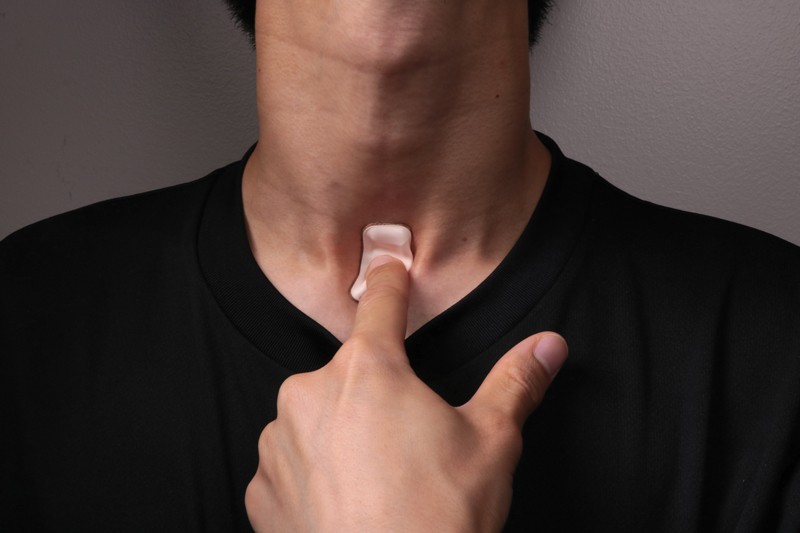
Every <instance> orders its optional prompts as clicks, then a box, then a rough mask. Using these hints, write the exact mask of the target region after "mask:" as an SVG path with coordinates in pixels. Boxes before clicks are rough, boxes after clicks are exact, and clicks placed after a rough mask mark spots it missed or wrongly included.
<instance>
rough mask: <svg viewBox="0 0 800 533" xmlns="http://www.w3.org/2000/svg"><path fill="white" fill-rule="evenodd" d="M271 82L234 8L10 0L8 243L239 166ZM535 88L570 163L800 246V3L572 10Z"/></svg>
mask: <svg viewBox="0 0 800 533" xmlns="http://www.w3.org/2000/svg"><path fill="white" fill-rule="evenodd" d="M253 71H254V55H253V53H252V51H251V50H250V48H249V45H248V43H247V40H246V38H245V37H244V36H242V35H241V34H240V33H239V32H238V30H237V29H236V28H235V27H234V26H233V24H232V23H231V22H230V20H229V18H228V17H227V14H226V12H225V9H224V6H223V5H222V1H221V0H184V1H182V2H174V1H172V2H171V1H165V0H137V1H136V2H130V1H127V0H125V1H123V0H81V1H80V2H62V1H60V0H39V1H36V2H23V1H22V0H0V132H2V142H0V161H2V165H3V166H2V173H0V238H2V237H3V236H5V235H7V234H8V233H10V232H11V231H13V230H15V229H17V228H19V227H21V226H23V225H26V224H28V223H31V222H33V221H36V220H39V219H41V218H44V217H46V216H49V215H53V214H56V213H60V212H63V211H66V210H69V209H73V208H76V207H80V206H82V205H86V204H88V203H91V202H95V201H98V200H102V199H105V198H110V197H113V196H120V195H124V194H130V193H135V192H140V191H144V190H148V189H153V188H157V187H162V186H166V185H170V184H173V183H179V182H183V181H188V180H191V179H195V178H198V177H201V176H203V175H205V174H206V173H208V172H209V171H210V170H213V169H214V168H216V167H218V166H221V165H223V164H225V163H227V162H229V161H231V160H234V159H237V158H239V157H240V156H241V155H242V153H243V152H244V151H245V150H246V149H247V148H248V147H249V145H250V144H251V143H252V142H254V141H255V139H256V117H255V89H254V81H253ZM533 81H534V85H533V94H532V103H533V112H532V117H533V121H534V126H535V127H536V129H538V130H540V131H543V132H545V133H547V134H549V135H551V136H553V137H554V138H555V139H556V140H557V141H558V142H559V144H560V145H561V147H562V148H563V150H564V151H565V152H566V153H567V155H569V156H571V157H573V158H576V159H579V160H581V161H583V162H585V163H587V164H589V165H591V166H593V167H594V168H595V169H596V170H598V171H599V172H600V173H601V174H603V175H604V176H605V177H606V178H607V179H609V180H610V181H612V182H613V183H615V184H617V185H619V186H620V187H622V188H623V189H625V190H627V191H629V192H631V193H633V194H635V195H637V196H639V197H642V198H645V199H648V200H651V201H655V202H658V203H662V204H666V205H670V206H674V207H679V208H682V209H686V210H690V211H696V212H701V213H707V214H711V215H714V216H719V217H722V218H727V219H730V220H734V221H737V222H741V223H744V224H747V225H750V226H754V227H757V228H760V229H763V230H765V231H768V232H770V233H773V234H775V235H778V236H780V237H783V238H785V239H787V240H790V241H793V242H795V243H798V244H800V209H799V207H800V176H799V174H800V172H798V169H800V2H798V1H797V0H764V1H755V0H704V1H702V2H698V1H697V0H672V1H671V2H666V3H662V2H640V1H635V0H605V1H603V2H601V1H599V0H586V1H582V2H581V1H578V0H560V2H559V3H558V6H557V7H556V9H555V10H554V12H553V13H552V16H551V19H550V23H549V24H548V25H547V26H546V28H545V30H544V34H543V39H542V43H541V45H540V46H539V47H538V48H537V49H536V51H535V53H534V75H533Z"/></svg>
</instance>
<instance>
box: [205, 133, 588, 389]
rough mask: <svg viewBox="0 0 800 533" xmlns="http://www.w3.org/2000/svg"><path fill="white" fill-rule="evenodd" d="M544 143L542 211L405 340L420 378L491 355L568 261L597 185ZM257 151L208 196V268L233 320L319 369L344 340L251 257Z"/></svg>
mask: <svg viewBox="0 0 800 533" xmlns="http://www.w3.org/2000/svg"><path fill="white" fill-rule="evenodd" d="M537 135H538V136H539V138H540V139H541V140H542V142H543V143H544V144H545V146H547V148H548V149H549V150H550V153H551V156H552V157H551V159H552V165H551V168H550V173H549V175H548V178H547V184H546V186H545V188H544V192H543V193H542V197H541V199H540V200H539V203H538V205H537V207H536V210H535V211H534V213H533V215H532V216H531V219H530V220H529V222H528V224H527V226H526V227H525V229H524V230H523V232H522V234H521V235H520V237H519V239H518V240H517V242H516V243H515V244H514V246H513V247H512V249H511V250H510V252H509V253H508V255H507V256H506V257H505V258H504V259H503V260H502V261H501V262H500V264H499V265H498V266H497V268H496V269H495V270H494V271H493V272H492V273H491V274H490V275H489V276H488V277H487V278H486V279H485V280H484V281H482V282H481V283H480V284H479V285H478V286H477V287H476V288H475V289H473V290H472V291H471V292H470V293H469V294H467V295H466V296H465V297H464V298H462V299H461V300H459V301H458V302H457V303H456V304H454V305H453V306H451V307H450V308H448V309H447V310H445V311H444V312H443V313H441V314H439V315H438V316H436V317H434V318H433V319H431V320H430V321H429V322H428V323H427V324H425V325H423V326H422V327H421V328H420V329H418V330H417V331H415V332H414V333H413V334H412V335H411V336H410V337H409V338H408V339H407V340H406V351H407V353H408V356H409V360H410V362H411V365H412V367H414V369H415V371H416V372H417V373H418V374H420V375H424V376H428V377H438V376H442V375H444V374H447V373H449V372H450V371H452V370H454V369H456V368H458V367H459V366H461V365H462V364H464V363H466V362H468V361H470V360H471V359H473V358H474V357H476V356H478V355H480V354H481V353H482V352H484V351H485V350H487V349H488V348H489V347H491V346H492V345H493V344H494V343H495V342H497V341H498V340H499V339H500V338H501V337H502V336H503V335H504V334H505V333H507V332H508V331H509V330H510V329H511V328H513V327H514V326H515V325H516V324H517V323H519V321H520V320H522V318H523V317H524V316H525V315H527V314H528V313H529V312H530V311H531V309H532V308H533V307H534V306H535V304H536V303H537V302H538V301H539V299H540V298H541V297H542V296H543V295H544V294H545V292H546V291H547V289H548V288H549V287H550V286H551V285H552V284H553V282H554V281H555V279H556V278H557V277H558V274H559V273H560V272H561V270H562V269H563V267H564V265H565V263H566V261H567V259H568V258H569V254H570V252H571V250H572V249H573V247H574V245H575V242H576V241H577V238H578V236H579V234H580V231H581V229H582V227H583V224H584V218H585V212H586V204H587V203H588V199H589V195H590V189H591V181H590V180H587V179H585V177H584V172H579V171H577V170H578V169H577V168H576V167H578V166H580V165H579V164H578V163H575V162H573V161H571V160H569V159H567V158H566V157H565V156H564V154H563V153H562V152H561V150H560V149H559V148H558V146H557V145H556V144H555V142H553V140H552V139H550V138H548V137H546V136H544V135H542V134H539V133H537ZM254 148H255V146H253V147H251V148H250V150H248V151H247V153H246V154H245V155H244V157H243V158H242V159H241V160H240V161H238V162H236V163H233V164H231V165H229V166H228V167H226V168H224V169H223V170H222V171H221V172H220V173H219V174H218V176H217V178H216V181H215V183H214V185H213V187H212V189H211V191H210V193H209V197H208V200H207V203H206V206H205V209H204V212H203V216H202V221H201V224H200V229H199V233H198V241H197V242H198V258H199V261H200V267H201V269H202V271H203V274H204V275H205V278H206V280H207V282H208V285H209V288H210V289H211V291H212V293H213V294H214V296H215V298H216V300H217V302H218V304H219V305H220V306H221V308H222V309H223V311H224V312H225V314H226V316H227V317H228V318H229V319H230V320H231V322H232V323H233V325H234V326H235V327H236V328H237V329H238V330H239V331H240V332H241V333H242V334H243V335H244V336H245V337H246V338H247V339H249V341H250V342H251V343H252V344H254V345H255V346H256V347H257V348H258V349H259V350H260V351H262V352H263V353H264V354H265V356H267V357H269V358H271V359H272V360H273V361H275V362H276V363H278V364H279V365H281V366H283V367H285V368H287V369H288V370H290V371H293V372H307V371H311V370H315V369H317V368H320V367H321V366H323V365H325V364H326V363H327V362H328V361H329V360H330V359H331V357H333V355H334V354H335V353H336V351H337V350H338V349H339V347H340V346H341V342H339V340H338V339H336V337H334V336H333V335H332V334H331V333H330V332H329V331H327V330H326V329H325V328H324V327H323V326H321V325H320V324H318V323H317V322H316V321H314V320H313V319H311V318H310V317H308V316H307V315H306V314H304V313H303V312H302V311H300V310H299V309H297V308H296V307H295V306H293V305H292V304H291V303H290V302H289V301H288V300H287V299H286V298H284V297H283V295H282V294H280V293H279V292H278V290H277V289H276V288H275V287H274V286H273V285H272V283H271V282H270V281H269V279H268V278H267V277H266V276H265V275H264V273H263V272H262V271H261V269H260V267H259V266H258V264H257V262H256V260H255V258H254V257H253V254H252V251H251V249H250V244H249V242H248V239H247V231H246V226H245V219H244V208H243V203H242V192H241V191H242V187H241V185H242V175H243V173H244V167H245V163H246V162H247V159H248V158H249V157H250V154H251V153H252V152H253V149H254ZM581 168H583V169H585V167H582V166H581Z"/></svg>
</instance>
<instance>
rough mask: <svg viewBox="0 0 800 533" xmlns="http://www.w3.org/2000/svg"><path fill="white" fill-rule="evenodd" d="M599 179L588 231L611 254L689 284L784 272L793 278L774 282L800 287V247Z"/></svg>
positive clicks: (595, 188) (595, 176) (598, 244)
mask: <svg viewBox="0 0 800 533" xmlns="http://www.w3.org/2000/svg"><path fill="white" fill-rule="evenodd" d="M593 179H594V180H595V185H594V190H593V198H592V202H591V207H590V213H589V224H588V227H589V231H590V233H591V235H592V238H593V239H594V240H595V246H596V247H604V248H605V253H609V254H618V255H620V256H623V257H626V258H628V259H629V260H631V261H638V262H642V263H643V264H647V265H648V266H649V267H650V268H652V269H655V270H665V271H666V270H672V271H674V270H677V269H680V271H681V272H682V275H683V276H684V277H686V278H698V277H703V276H715V275H716V276H742V275H747V274H748V272H749V273H750V274H751V275H757V274H759V273H760V274H761V275H764V274H768V273H778V272H781V273H785V274H787V275H788V277H785V278H783V279H782V280H775V279H773V280H772V281H780V282H783V283H788V284H790V285H791V284H794V285H800V247H798V246H796V245H794V244H792V243H790V242H787V241H785V240H783V239H780V238H778V237H776V236H774V235H770V234H768V233H766V232H764V231H761V230H758V229H754V228H751V227H748V226H744V225H742V224H738V223H735V222H730V221H727V220H722V219H719V218H716V217H713V216H708V215H703V214H698V213H691V212H687V211H682V210H680V209H674V208H670V207H665V206H662V205H658V204H654V203H652V202H648V201H645V200H642V199H639V198H636V197H634V196H632V195H630V194H628V193H626V192H624V191H622V190H620V189H619V188H617V187H615V186H614V185H612V184H610V183H609V182H608V181H606V180H605V179H603V178H602V177H600V176H599V175H597V174H595V175H594V178H593ZM772 277H774V276H772ZM764 281H765V282H766V281H767V280H764ZM799 289H800V287H799Z"/></svg>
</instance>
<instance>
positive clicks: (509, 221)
mask: <svg viewBox="0 0 800 533" xmlns="http://www.w3.org/2000/svg"><path fill="white" fill-rule="evenodd" d="M257 5H258V12H257V18H256V28H257V32H256V50H257V63H258V105H259V128H260V135H259V143H258V145H257V147H256V150H255V151H254V153H253V154H252V156H251V159H250V160H249V161H248V165H247V168H246V171H245V178H244V185H243V191H244V198H245V213H246V217H247V220H248V227H249V230H250V236H251V244H252V245H253V248H254V251H255V253H256V256H257V258H258V256H259V255H260V254H259V250H264V249H267V248H269V250H270V251H271V253H273V254H274V253H275V252H279V253H284V252H285V254H284V255H283V257H284V259H282V262H283V263H282V264H283V265H287V262H291V263H292V264H293V265H294V267H295V268H304V267H303V265H305V266H309V265H315V268H324V269H325V270H327V271H330V272H333V271H339V272H342V273H343V276H344V277H348V276H349V277H352V276H353V275H354V273H355V272H356V270H357V265H358V262H359V259H360V254H361V230H362V228H363V227H364V226H366V225H367V224H369V223H373V222H388V223H402V224H406V225H407V226H409V227H410V228H411V229H412V232H413V235H414V248H415V249H414V252H415V267H414V268H415V269H416V270H417V271H418V272H426V271H434V270H436V269H437V268H438V267H439V266H441V265H444V264H447V263H448V261H451V260H452V259H454V258H457V257H459V256H460V257H462V258H463V257H466V256H468V255H469V256H473V257H481V258H484V259H485V260H487V261H489V262H491V261H493V260H495V259H496V260H497V261H499V260H500V259H502V257H503V256H504V255H505V253H507V252H508V249H509V248H510V247H511V245H513V242H514V241H515V240H516V238H517V237H518V236H519V233H520V232H521V230H522V228H523V227H524V225H525V223H526V222H527V220H528V219H529V217H530V214H531V212H532V211H533V209H534V208H535V205H536V202H537V201H538V197H539V194H540V193H541V190H542V189H543V187H544V181H545V180H546V175H547V172H548V169H549V154H548V153H547V150H546V148H544V146H542V145H541V143H540V142H539V141H538V139H537V138H536V136H535V135H534V134H533V133H532V131H531V128H530V121H529V115H528V107H529V83H530V82H529V67H528V53H527V25H526V21H527V17H526V11H525V10H526V4H525V2H524V1H521V0H514V1H506V2H497V1H496V0H491V1H488V0H463V1H458V2H429V1H420V0H362V1H359V2H351V3H349V4H348V5H347V6H346V7H345V6H341V7H339V2H337V1H336V0H260V1H259V2H258V4H257ZM262 267H263V265H262ZM343 279H344V278H343Z"/></svg>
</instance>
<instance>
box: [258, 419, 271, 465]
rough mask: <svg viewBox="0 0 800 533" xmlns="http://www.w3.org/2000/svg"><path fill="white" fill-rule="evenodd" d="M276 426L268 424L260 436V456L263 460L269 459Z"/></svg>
mask: <svg viewBox="0 0 800 533" xmlns="http://www.w3.org/2000/svg"><path fill="white" fill-rule="evenodd" d="M274 424H275V423H274V422H270V423H269V424H267V426H266V427H265V428H264V429H263V430H262V431H261V434H260V435H259V436H258V456H259V458H260V459H262V460H263V459H264V458H266V457H269V450H270V449H271V448H272V439H273V431H274V428H275V426H274Z"/></svg>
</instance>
